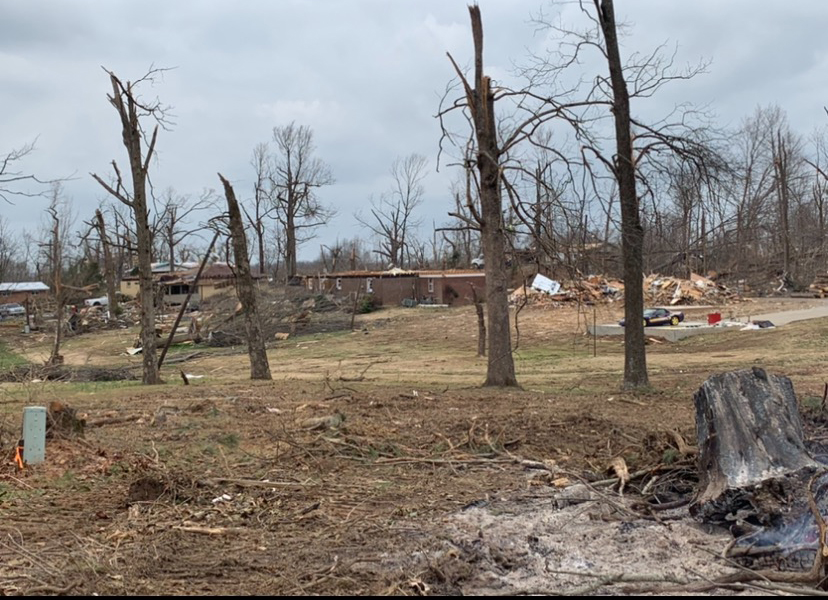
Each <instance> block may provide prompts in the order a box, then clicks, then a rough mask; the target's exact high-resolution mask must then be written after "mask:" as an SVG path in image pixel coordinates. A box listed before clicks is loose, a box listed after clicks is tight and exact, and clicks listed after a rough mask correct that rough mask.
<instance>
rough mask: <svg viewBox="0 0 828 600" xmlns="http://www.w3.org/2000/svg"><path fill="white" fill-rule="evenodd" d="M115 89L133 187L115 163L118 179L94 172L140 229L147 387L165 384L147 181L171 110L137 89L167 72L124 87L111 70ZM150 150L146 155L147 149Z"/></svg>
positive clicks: (152, 73) (111, 99)
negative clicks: (160, 360) (159, 348)
mask: <svg viewBox="0 0 828 600" xmlns="http://www.w3.org/2000/svg"><path fill="white" fill-rule="evenodd" d="M106 72H107V74H108V75H109V80H110V83H111V85H112V93H111V94H110V95H108V96H107V98H108V99H109V103H110V104H111V105H112V106H113V107H114V108H115V110H116V112H117V113H118V117H119V118H120V121H121V133H122V139H123V143H124V147H125V148H126V151H127V156H128V158H129V170H130V175H131V180H132V185H131V186H130V188H127V185H126V182H125V181H124V178H123V176H122V174H121V170H120V168H119V167H118V163H117V162H116V161H115V160H113V161H112V168H113V171H114V178H113V180H112V181H109V182H107V181H104V180H103V179H102V178H101V177H99V176H98V175H96V174H94V173H92V177H93V178H94V179H95V181H97V182H98V183H99V184H100V185H101V186H102V187H103V188H104V189H105V190H106V191H107V192H109V194H111V195H112V196H113V197H114V198H116V199H117V200H118V201H119V202H121V203H122V204H124V205H125V206H127V207H128V208H129V210H130V212H131V216H132V220H133V222H134V224H135V236H136V250H137V254H138V286H139V289H140V292H139V295H140V300H141V348H142V351H141V352H142V363H143V382H144V383H145V384H156V383H161V377H160V375H159V371H158V363H157V360H156V338H155V294H154V291H153V279H152V234H151V232H150V222H149V206H148V202H147V180H148V178H149V165H150V161H151V160H152V158H153V156H154V155H155V144H156V142H157V140H158V129H159V127H163V126H165V125H166V123H167V121H166V112H167V111H166V109H165V107H163V106H162V105H161V103H160V102H159V101H158V100H157V99H156V100H153V101H151V102H146V101H144V100H143V99H142V98H140V96H139V95H138V90H137V88H138V87H139V86H140V85H141V84H142V83H148V82H149V83H151V82H153V81H154V80H155V79H156V78H157V77H158V76H159V75H161V73H162V72H163V70H162V69H150V70H149V71H148V72H147V73H146V74H145V75H144V76H143V77H141V78H140V79H138V80H137V81H134V82H132V81H127V82H126V83H124V82H122V81H121V80H120V79H119V78H118V77H117V76H116V75H115V74H114V73H113V72H111V71H106ZM145 120H150V121H154V122H155V125H154V126H153V128H152V133H151V134H150V135H149V136H147V131H145V129H144V127H143V122H144V121H145ZM145 146H146V150H145V149H144V147H145Z"/></svg>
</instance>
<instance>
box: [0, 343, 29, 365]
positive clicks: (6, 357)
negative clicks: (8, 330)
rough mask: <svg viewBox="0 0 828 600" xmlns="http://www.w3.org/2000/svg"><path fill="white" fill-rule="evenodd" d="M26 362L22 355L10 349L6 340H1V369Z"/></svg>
mask: <svg viewBox="0 0 828 600" xmlns="http://www.w3.org/2000/svg"><path fill="white" fill-rule="evenodd" d="M25 363H26V361H25V360H24V359H23V357H22V356H20V355H19V354H15V353H14V352H12V351H11V350H9V347H8V346H7V345H6V344H5V343H4V342H0V369H8V368H9V367H14V366H17V365H22V364H25Z"/></svg>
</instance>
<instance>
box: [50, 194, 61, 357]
mask: <svg viewBox="0 0 828 600" xmlns="http://www.w3.org/2000/svg"><path fill="white" fill-rule="evenodd" d="M55 194H56V195H57V192H55ZM49 212H50V214H51V216H52V222H53V226H52V242H51V244H50V249H51V255H52V256H51V261H50V262H51V263H52V281H53V284H54V288H55V290H54V291H55V305H56V308H55V316H56V317H57V324H56V325H55V339H54V343H53V344H52V353H51V354H50V355H49V360H48V361H47V362H46V364H47V365H48V366H50V367H52V366H55V365H60V364H63V356H61V354H60V344H61V341H62V339H63V321H64V309H65V305H66V295H65V293H64V291H63V282H62V281H61V275H62V273H61V272H62V271H63V243H62V240H61V239H60V218H59V217H58V212H57V207H56V204H53V205H52V206H51V207H50V208H49Z"/></svg>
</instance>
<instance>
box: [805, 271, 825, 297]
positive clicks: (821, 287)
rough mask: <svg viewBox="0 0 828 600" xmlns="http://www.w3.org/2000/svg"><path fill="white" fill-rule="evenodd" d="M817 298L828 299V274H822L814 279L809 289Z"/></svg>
mask: <svg viewBox="0 0 828 600" xmlns="http://www.w3.org/2000/svg"><path fill="white" fill-rule="evenodd" d="M808 289H809V290H811V291H812V292H813V293H814V296H816V297H817V298H828V273H821V274H819V275H817V276H816V277H815V278H814V282H813V283H812V284H811V285H810V286H809V287H808Z"/></svg>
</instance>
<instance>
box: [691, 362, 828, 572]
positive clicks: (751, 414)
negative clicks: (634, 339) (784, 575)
mask: <svg viewBox="0 0 828 600" xmlns="http://www.w3.org/2000/svg"><path fill="white" fill-rule="evenodd" d="M694 401H695V406H696V433H697V439H698V446H699V494H698V496H697V498H696V500H695V502H694V504H693V505H692V506H691V513H692V514H693V515H694V516H696V517H697V518H699V519H701V520H702V521H705V522H708V523H715V524H718V525H725V526H729V527H730V529H731V531H732V532H733V533H734V535H736V536H737V537H739V539H738V540H737V541H736V542H735V543H734V545H733V547H732V548H731V550H730V552H729V555H730V556H731V557H733V558H739V559H742V562H744V563H747V564H749V565H750V566H751V567H754V568H776V569H783V570H807V569H808V568H809V567H810V566H811V564H813V557H814V555H815V554H814V553H815V552H816V550H817V548H818V547H819V534H818V528H817V523H816V518H815V516H814V514H813V510H812V508H811V505H812V503H813V505H815V506H816V507H817V509H818V510H819V512H820V513H822V514H823V515H824V514H825V513H826V512H828V510H825V509H828V471H827V470H826V466H825V465H823V464H822V463H820V462H818V461H816V460H815V459H814V458H813V457H812V456H811V455H810V454H809V453H808V450H807V448H806V446H805V441H804V439H803V432H802V421H801V417H800V414H799V408H798V405H797V401H796V396H795V394H794V389H793V384H792V383H791V380H790V379H788V378H787V377H777V376H774V375H768V374H767V373H766V372H765V371H764V370H763V369H760V368H753V369H745V370H742V371H735V372H730V373H723V374H721V375H714V376H713V377H711V378H710V379H708V380H707V381H706V382H705V383H704V384H703V385H702V387H701V388H700V389H699V390H698V392H696V394H695V396H694Z"/></svg>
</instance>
